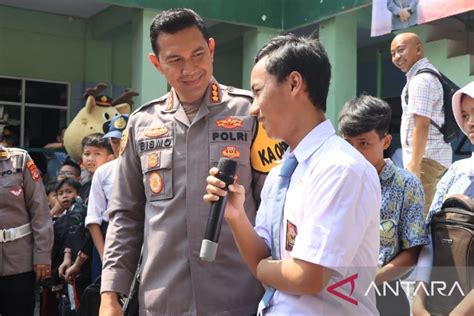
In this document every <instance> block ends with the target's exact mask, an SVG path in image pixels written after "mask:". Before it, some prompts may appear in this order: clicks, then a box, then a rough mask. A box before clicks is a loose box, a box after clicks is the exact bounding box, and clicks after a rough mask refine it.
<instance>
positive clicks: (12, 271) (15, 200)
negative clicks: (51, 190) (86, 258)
mask: <svg viewBox="0 0 474 316" xmlns="http://www.w3.org/2000/svg"><path fill="white" fill-rule="evenodd" d="M52 245H53V226H52V221H51V216H50V215H49V207H48V201H47V197H46V193H45V190H44V186H43V183H42V181H41V176H40V173H39V170H38V168H37V167H36V166H35V164H34V162H33V160H32V159H31V158H30V156H29V155H28V153H27V152H26V151H24V150H22V149H16V148H6V147H3V146H2V145H1V144H0V292H2V296H3V295H6V294H5V293H3V290H5V291H6V292H11V291H12V289H11V288H6V287H7V285H6V283H5V282H6V280H10V281H11V282H13V283H15V281H14V279H15V275H18V276H19V278H21V276H20V275H22V274H24V273H26V272H31V271H33V265H34V264H47V265H49V264H51V248H52ZM31 273H32V272H31ZM10 281H9V282H10ZM32 281H33V282H32V283H31V288H33V287H34V277H33V280H32ZM32 292H33V291H32ZM22 300H23V302H27V301H28V298H25V297H23V298H22V297H17V303H18V304H22ZM0 302H1V301H0ZM1 303H5V302H1ZM1 303H0V313H1V309H2V308H3V307H4V306H1V305H2V304H1ZM14 303H15V302H13V301H10V302H7V304H8V305H10V306H12V304H14ZM5 313H6V312H5Z"/></svg>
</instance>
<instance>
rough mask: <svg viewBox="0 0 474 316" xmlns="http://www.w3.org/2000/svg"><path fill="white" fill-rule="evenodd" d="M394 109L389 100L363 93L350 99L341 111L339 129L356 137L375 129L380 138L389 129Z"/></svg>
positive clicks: (349, 135)
mask: <svg viewBox="0 0 474 316" xmlns="http://www.w3.org/2000/svg"><path fill="white" fill-rule="evenodd" d="M391 119H392V109H391V108H390V106H389V105H388V104H387V102H385V101H383V100H381V99H379V98H376V97H373V96H370V95H361V96H359V97H357V98H354V99H352V100H349V101H347V102H346V104H344V106H343V107H342V110H341V112H339V119H338V121H339V131H340V132H341V133H342V134H343V135H345V136H348V137H356V136H359V135H361V134H364V133H367V132H370V131H371V130H375V132H376V133H377V134H378V135H379V137H380V138H383V137H384V136H385V135H386V134H387V133H388V131H389V128H390V120H391Z"/></svg>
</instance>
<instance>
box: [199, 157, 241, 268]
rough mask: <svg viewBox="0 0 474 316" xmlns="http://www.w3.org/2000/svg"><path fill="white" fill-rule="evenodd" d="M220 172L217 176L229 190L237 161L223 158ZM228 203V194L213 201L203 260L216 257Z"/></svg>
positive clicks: (220, 162)
mask: <svg viewBox="0 0 474 316" xmlns="http://www.w3.org/2000/svg"><path fill="white" fill-rule="evenodd" d="M217 168H218V169H219V173H218V174H217V176H216V177H217V178H218V179H219V180H221V181H224V182H225V188H224V190H226V191H228V187H229V185H231V184H232V183H234V179H235V173H236V171H237V161H235V160H232V159H227V158H221V159H220V160H219V163H218V164H217ZM226 204H227V194H226V196H221V197H220V198H219V200H217V201H216V202H212V204H211V210H210V211H209V218H208V220H207V226H206V233H205V234H204V239H203V240H202V244H201V253H200V254H199V256H200V257H201V260H204V261H209V262H213V261H214V259H215V258H216V252H217V246H218V241H219V234H220V232H221V226H222V219H223V218H224V210H225V206H226Z"/></svg>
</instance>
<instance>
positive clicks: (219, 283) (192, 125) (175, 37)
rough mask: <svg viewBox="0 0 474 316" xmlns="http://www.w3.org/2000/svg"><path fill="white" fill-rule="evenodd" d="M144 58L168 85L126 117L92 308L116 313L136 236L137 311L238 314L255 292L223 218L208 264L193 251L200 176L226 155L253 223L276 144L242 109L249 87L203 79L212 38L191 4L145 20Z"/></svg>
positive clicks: (201, 217) (199, 221)
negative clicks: (97, 303) (98, 296)
mask: <svg viewBox="0 0 474 316" xmlns="http://www.w3.org/2000/svg"><path fill="white" fill-rule="evenodd" d="M150 38H151V43H152V47H153V51H154V54H150V56H149V58H150V61H151V62H152V63H153V64H154V66H155V67H156V68H157V69H158V70H159V71H160V72H161V73H162V74H163V75H164V76H165V77H166V79H167V80H168V83H169V84H170V86H171V87H172V88H171V91H170V92H169V93H168V94H166V95H165V96H163V97H161V98H159V99H157V100H154V101H151V102H149V103H146V104H144V105H143V106H142V107H141V108H139V109H138V110H137V111H135V112H134V113H133V114H132V115H131V116H130V119H129V123H128V126H127V130H126V131H125V132H124V135H123V137H122V144H121V156H120V158H119V161H118V166H117V167H118V168H117V176H116V178H115V185H114V187H113V192H112V198H111V205H110V208H109V216H110V222H109V228H108V231H107V237H106V242H105V256H104V265H103V272H102V288H101V291H102V304H101V315H120V314H121V310H120V306H119V304H118V300H117V293H121V294H124V295H127V294H128V293H129V290H130V284H131V282H132V277H133V273H134V269H135V267H136V264H137V261H138V258H139V255H140V248H141V246H142V243H143V247H144V248H143V263H142V270H141V279H140V280H141V285H140V290H139V294H138V298H139V303H140V314H141V315H184V314H185V315H215V314H225V315H248V314H253V313H255V311H256V308H257V304H258V301H259V300H260V298H261V296H262V294H263V291H262V287H261V285H260V284H259V283H258V282H257V281H256V280H255V279H254V278H253V276H252V275H251V274H250V273H249V272H248V270H247V269H246V266H245V264H244V262H243V260H242V259H241V257H240V255H239V252H238V250H237V248H236V245H235V243H234V241H233V238H232V234H231V232H230V229H229V228H228V227H227V225H223V227H222V230H221V234H220V239H219V249H218V252H217V258H216V260H215V262H213V263H208V262H203V261H201V260H200V258H199V251H200V246H201V241H202V239H203V236H204V230H205V227H206V222H207V219H208V215H209V205H207V204H205V203H204V202H203V201H202V196H203V194H204V188H203V183H204V181H205V179H206V177H207V176H208V170H209V168H210V167H211V166H215V165H217V162H218V161H219V159H220V158H221V157H226V158H231V159H235V160H236V161H237V162H238V164H239V168H238V181H239V183H241V184H243V185H244V186H245V187H246V189H247V192H246V195H247V199H246V210H247V211H248V213H247V216H248V217H249V218H250V219H251V221H252V222H254V219H255V213H256V210H257V206H258V203H259V198H260V190H261V187H262V185H263V182H264V178H265V174H266V172H268V170H269V169H270V167H271V166H272V164H273V163H274V162H275V161H276V160H278V159H279V158H281V155H282V154H283V152H284V150H285V146H284V145H283V144H281V143H277V142H275V141H270V140H269V139H268V138H267V137H266V135H265V134H264V131H263V129H262V128H261V127H259V124H258V121H257V120H256V119H255V118H254V117H251V116H249V115H248V113H249V107H250V105H251V102H252V98H251V94H250V93H249V92H247V91H244V90H239V89H235V88H231V87H226V86H224V85H221V84H219V83H218V82H217V81H216V80H215V79H214V78H213V77H212V62H213V56H214V48H215V43H214V40H213V39H212V38H209V36H208V34H207V31H206V29H205V26H204V23H203V20H202V19H201V18H200V17H199V16H198V15H197V14H196V13H195V12H194V11H192V10H189V9H172V10H168V11H164V12H162V13H161V14H159V15H158V16H157V17H155V19H154V20H153V22H152V25H151V30H150Z"/></svg>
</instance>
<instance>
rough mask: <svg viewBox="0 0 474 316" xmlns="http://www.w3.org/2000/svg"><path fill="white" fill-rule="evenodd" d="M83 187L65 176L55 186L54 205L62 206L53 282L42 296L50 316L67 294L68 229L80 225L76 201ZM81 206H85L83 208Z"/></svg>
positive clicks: (56, 231)
mask: <svg viewBox="0 0 474 316" xmlns="http://www.w3.org/2000/svg"><path fill="white" fill-rule="evenodd" d="M80 189H81V184H80V183H79V182H77V181H76V180H74V179H71V178H66V179H63V180H62V181H60V182H59V183H58V184H57V186H56V195H57V200H56V202H55V205H54V206H53V208H54V207H59V211H57V212H55V216H54V217H53V221H54V225H53V227H54V244H53V249H52V255H51V256H52V260H51V269H52V278H51V281H50V283H48V284H43V287H42V297H43V298H47V299H45V302H42V308H41V310H42V311H47V312H46V313H47V314H48V315H56V310H57V306H58V304H59V299H60V298H61V297H62V295H63V294H64V290H65V287H64V285H65V284H64V281H63V280H62V279H63V278H64V272H65V267H66V266H67V265H66V264H65V262H67V260H71V258H70V255H71V251H70V250H68V249H69V248H68V247H67V246H66V245H67V243H70V241H69V239H70V236H69V232H70V229H71V227H72V226H77V216H78V213H81V212H84V211H83V210H85V207H84V206H83V204H82V202H81V201H80V199H77V200H76V197H78V195H79V191H80ZM81 209H83V210H82V211H81Z"/></svg>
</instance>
